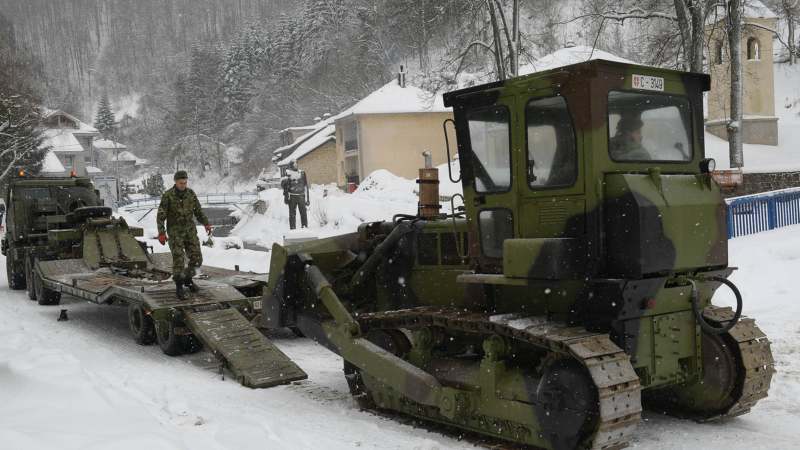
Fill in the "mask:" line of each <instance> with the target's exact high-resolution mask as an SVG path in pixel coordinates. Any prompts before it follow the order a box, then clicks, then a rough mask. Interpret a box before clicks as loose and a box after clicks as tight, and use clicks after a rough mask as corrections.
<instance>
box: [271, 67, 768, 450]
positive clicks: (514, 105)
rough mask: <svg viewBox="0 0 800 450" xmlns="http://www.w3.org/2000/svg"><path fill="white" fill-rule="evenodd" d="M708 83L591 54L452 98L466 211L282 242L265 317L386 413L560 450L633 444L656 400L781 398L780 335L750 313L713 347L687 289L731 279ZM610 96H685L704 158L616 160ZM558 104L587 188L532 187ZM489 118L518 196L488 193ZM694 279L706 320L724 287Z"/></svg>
mask: <svg viewBox="0 0 800 450" xmlns="http://www.w3.org/2000/svg"><path fill="white" fill-rule="evenodd" d="M634 75H636V76H637V77H638V76H649V77H657V78H658V79H660V80H662V81H663V84H662V85H661V86H660V87H663V91H659V92H652V91H649V90H641V89H634V87H633V83H634V81H633V80H634V78H635V77H634ZM708 87H709V78H708V76H707V75H703V74H689V73H682V72H676V71H670V70H663V69H657V68H651V67H642V66H632V65H625V64H620V63H612V62H606V61H591V62H586V63H582V64H577V65H574V66H568V67H564V68H560V69H555V70H552V71H548V72H542V73H537V74H533V75H529V76H525V77H520V78H517V79H513V80H506V81H502V82H497V83H492V84H488V85H482V86H477V87H473V88H468V89H464V90H460V91H455V92H451V93H448V94H446V95H445V104H446V105H448V106H452V107H453V109H454V118H455V128H456V133H457V137H458V152H459V158H460V163H461V174H462V177H463V179H462V186H463V191H464V204H465V207H466V212H465V214H464V215H463V217H458V218H443V219H441V220H420V219H419V218H407V217H399V218H397V219H396V221H395V222H382V223H373V224H365V225H362V226H361V227H360V228H359V230H358V232H357V233H355V234H354V235H348V236H346V237H344V238H336V237H334V238H328V239H323V240H320V241H315V242H306V243H301V244H295V245H291V246H286V247H284V246H280V245H277V244H276V245H275V247H274V248H273V252H272V263H271V271H270V283H269V286H268V288H267V290H266V291H265V296H264V300H265V311H271V314H272V316H271V317H269V318H268V322H269V323H270V324H271V326H296V327H299V328H300V329H301V330H302V331H303V332H304V333H305V334H306V335H308V336H311V337H313V338H314V339H316V340H318V341H319V342H321V343H323V344H324V345H326V346H327V347H328V348H331V349H332V350H334V351H336V352H338V353H339V354H341V355H342V356H343V357H344V359H345V361H346V362H347V364H346V370H345V374H346V377H347V379H348V383H349V385H350V387H351V390H352V391H353V393H354V394H355V395H356V396H357V397H358V398H362V399H363V398H369V399H370V400H371V403H372V404H373V405H377V406H378V407H382V408H388V409H394V410H397V411H401V412H404V413H407V414H411V415H415V416H418V417H423V418H426V419H429V420H433V421H438V422H443V423H447V424H449V425H454V426H457V427H462V428H465V429H470V430H474V431H478V432H481V433H485V434H489V435H492V436H496V437H500V438H503V439H506V440H510V441H513V442H519V443H525V444H531V445H536V446H540V447H544V448H574V447H592V448H595V447H597V448H600V447H602V448H606V447H607V446H610V447H614V448H616V447H617V446H624V445H625V442H626V441H627V440H628V439H629V437H630V433H631V430H632V427H633V426H634V425H635V423H636V422H637V421H638V419H639V411H640V410H641V406H640V405H641V403H640V401H641V400H640V391H644V392H645V393H647V394H648V395H646V398H647V399H648V402H650V403H649V404H650V405H651V406H652V407H654V408H657V409H659V410H662V411H666V412H669V413H674V414H677V413H678V411H679V410H682V412H681V413H687V412H688V415H690V416H692V417H697V418H701V419H709V418H712V417H726V416H729V415H736V414H741V413H743V412H746V411H747V410H749V408H750V407H751V406H752V405H754V404H755V402H757V401H758V399H760V398H762V397H763V396H766V393H767V390H768V388H769V380H770V377H771V373H772V370H773V369H772V358H771V354H770V351H769V345H768V341H766V337H764V336H763V333H761V332H760V330H758V328H757V327H755V325H754V324H753V322H752V320H751V319H746V320H742V321H740V323H739V324H737V325H736V327H734V328H733V330H731V331H730V332H728V333H726V334H723V335H720V336H717V337H713V338H709V337H708V335H706V334H705V333H703V332H702V330H701V327H700V326H698V319H697V318H696V317H695V316H694V313H693V311H692V305H691V300H690V299H691V297H692V295H691V292H692V289H691V286H690V284H689V283H688V282H687V281H686V280H687V277H690V278H691V277H695V278H696V277H702V276H721V277H727V276H728V275H729V274H730V273H731V271H732V270H731V269H730V268H728V255H727V237H726V229H725V227H726V223H725V220H724V213H725V204H724V202H723V199H722V196H721V194H720V191H719V188H718V186H717V185H716V184H715V183H714V182H713V181H712V180H711V178H710V176H709V175H708V174H705V173H701V170H700V162H701V161H702V160H703V158H704V157H705V155H704V151H703V111H702V95H703V92H704V91H707V90H708ZM611 92H622V93H636V92H641V93H643V94H652V95H660V96H672V97H674V98H679V99H684V100H683V101H685V102H686V104H687V105H688V110H684V111H683V113H682V115H681V116H680V117H681V119H682V121H683V123H684V124H686V125H687V128H688V130H689V134H688V142H689V143H691V148H692V150H693V151H692V153H691V154H690V155H687V156H688V158H686V160H685V161H674V162H660V161H649V162H634V161H615V160H614V159H613V158H612V157H611V155H610V154H609V134H610V133H609V126H610V124H609V107H608V104H609V95H610V93H611ZM672 97H670V98H672ZM552 98H556V99H559V100H557V101H558V102H561V101H562V100H560V99H563V102H564V103H565V104H566V108H567V111H568V114H569V121H570V122H571V124H564V123H563V122H562V123H561V124H560V126H566V125H571V128H572V133H573V136H572V138H573V139H574V143H575V151H576V153H575V157H574V158H573V160H572V163H573V164H574V169H575V170H574V177H573V178H572V181H571V182H569V183H561V184H560V185H558V186H547V187H540V186H534V187H532V186H531V185H529V174H530V173H533V168H534V164H535V162H534V163H531V162H529V161H528V154H527V153H528V150H527V147H528V140H527V139H528V133H529V130H528V126H527V122H526V121H527V118H526V106H527V105H528V104H529V103H530V102H532V101H538V100H540V99H552ZM622 98H623V100H624V99H626V98H635V96H628V97H625V96H624V95H623V96H622ZM626 101H627V100H626ZM638 106H640V105H636V104H633V103H631V104H622V107H623V108H629V109H635V108H637V107H638ZM476 111H483V112H486V111H489V113H490V115H494V116H495V117H500V118H503V117H507V118H508V119H507V120H508V137H507V140H508V143H509V145H508V154H507V155H504V154H496V155H493V157H495V158H496V160H497V161H501V162H502V161H503V160H504V159H505V160H507V166H508V175H509V176H508V180H507V181H508V182H507V186H505V185H502V183H503V182H504V180H503V179H502V178H498V180H499V181H498V183H500V184H498V183H495V181H494V180H489V182H491V183H494V187H499V188H498V189H496V192H480V191H482V190H483V191H485V190H487V189H485V188H486V187H490V188H491V187H492V186H491V185H488V184H487V185H481V186H479V185H478V184H477V183H476V181H475V175H476V174H486V175H488V174H489V171H488V170H487V169H486V168H485V167H483V166H482V165H480V164H477V162H478V159H477V158H478V157H477V156H476V155H475V153H474V151H473V148H472V143H471V142H470V140H471V135H470V129H469V124H468V121H469V118H470V117H473V116H472V114H475V112H476ZM497 136H498V137H497V138H498V139H500V140H503V139H505V137H503V136H501V135H499V134H498V135H497ZM675 148H676V149H679V150H680V151H681V152H684V154H686V152H685V151H684V150H685V148H684V147H680V148H679V147H678V145H677V144H676V146H675ZM529 165H530V166H531V167H529ZM482 179H486V177H484V178H482ZM482 182H483V181H482ZM490 190H491V189H490ZM482 227H484V228H483V229H482ZM389 240H391V241H392V242H391V245H384V244H385V243H386V242H388V241H389ZM310 271H311V272H315V273H317V272H318V273H317V274H316V275H315V276H314V277H311V276H309V275H308V274H309V273H310ZM698 285H699V291H698V292H699V296H698V301H699V303H700V306H701V308H705V307H707V306H709V305H710V301H711V297H712V296H713V294H714V291H715V290H716V289H717V288H718V287H719V283H717V282H708V281H705V282H699V283H698ZM706 311H711V309H708V310H706ZM709 320H710V319H709ZM716 323H718V324H721V323H724V320H722V319H717V322H716ZM400 330H403V331H402V332H401V331H400ZM720 343H722V344H724V345H722V344H720ZM370 344H371V345H370ZM573 346H575V347H573ZM751 348H757V349H758V350H757V351H756V350H753V351H751ZM728 352H730V354H728ZM737 352H738V354H737ZM608 358H610V359H611V360H613V361H615V363H614V364H613V365H612V366H613V368H612V366H607V367H606V366H603V364H604V363H603V362H602V361H604V360H606V359H608ZM598 361H600V362H598ZM709 361H723V362H724V364H719V366H720V367H714V368H713V370H712V368H710V367H707V365H708V362H709ZM598 367H602V370H603V371H604V373H605V376H607V377H608V378H607V379H606V381H598V379H597V378H596V371H597V370H598ZM431 376H432V377H433V378H431ZM731 380H732V381H731ZM723 381H724V382H723ZM707 385H719V386H730V387H728V388H722V387H720V388H719V389H703V386H707ZM541 386H546V387H547V388H541ZM735 386H739V387H738V388H736V387H735ZM742 386H744V388H742ZM607 389H612V390H613V392H615V393H612V392H609V391H607ZM737 389H738V390H737ZM575 393H577V394H575ZM650 394H652V395H650ZM609 411H612V412H609ZM613 411H618V415H615V414H616V413H614V412H613ZM613 423H617V424H618V427H617V431H618V434H613V433H612V432H611V431H609V430H610V429H612V428H614V426H613V425H612V424H613Z"/></svg>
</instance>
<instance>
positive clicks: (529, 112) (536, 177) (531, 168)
mask: <svg viewBox="0 0 800 450" xmlns="http://www.w3.org/2000/svg"><path fill="white" fill-rule="evenodd" d="M525 118H526V119H525V120H526V122H527V141H528V184H529V185H530V187H531V188H534V189H541V188H553V187H565V186H572V185H573V184H574V183H575V180H576V179H577V176H578V162H577V161H578V157H577V149H576V145H575V129H574V128H573V126H572V117H571V116H570V113H569V110H568V109H567V102H566V100H564V97H560V96H558V97H548V98H540V99H535V100H531V101H530V102H529V103H528V105H527V106H526V108H525Z"/></svg>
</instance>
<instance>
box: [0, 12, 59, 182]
mask: <svg viewBox="0 0 800 450" xmlns="http://www.w3.org/2000/svg"><path fill="white" fill-rule="evenodd" d="M38 67H39V66H38V65H37V61H36V60H35V59H34V58H33V57H31V56H30V54H29V53H27V52H25V51H23V50H22V49H20V48H18V46H17V43H16V41H15V40H14V30H13V27H12V26H11V24H10V23H9V22H8V21H7V20H6V19H5V17H4V16H3V15H2V14H0V189H3V188H5V186H6V185H7V184H8V179H9V178H10V176H11V175H13V173H14V172H16V170H18V169H24V170H25V171H27V172H30V173H33V174H36V173H38V172H39V171H40V170H41V168H42V160H43V159H44V157H45V155H46V154H47V149H46V148H42V143H43V141H44V137H43V135H42V131H41V129H40V128H39V123H40V121H41V118H42V114H41V110H40V108H39V88H40V86H38V85H36V84H35V80H38V79H39V78H38V76H39V72H38V69H37V68H38Z"/></svg>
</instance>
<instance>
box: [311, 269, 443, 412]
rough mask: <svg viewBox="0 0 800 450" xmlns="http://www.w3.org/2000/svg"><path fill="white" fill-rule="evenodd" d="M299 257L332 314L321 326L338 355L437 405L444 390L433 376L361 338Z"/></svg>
mask: <svg viewBox="0 0 800 450" xmlns="http://www.w3.org/2000/svg"><path fill="white" fill-rule="evenodd" d="M301 258H302V259H303V262H304V263H305V271H306V277H307V279H308V281H309V283H311V285H312V287H313V288H314V290H315V292H316V295H317V297H318V298H319V299H320V300H321V301H322V304H323V305H324V306H325V308H326V309H327V310H328V312H329V313H330V314H331V316H333V320H332V321H327V322H324V323H323V324H322V326H323V328H324V330H325V332H326V334H327V335H328V338H329V339H330V340H331V342H333V344H334V345H336V347H338V349H339V354H340V355H342V358H344V359H345V360H346V361H348V362H349V363H351V364H353V365H354V366H356V367H358V368H359V369H361V370H363V371H365V372H367V373H369V374H370V375H371V376H373V377H375V378H377V379H378V380H379V381H380V382H381V383H384V384H386V385H387V386H392V387H393V388H395V389H397V390H398V391H399V392H400V393H402V394H403V395H405V396H407V397H408V398H410V399H412V400H414V401H415V402H418V403H421V404H423V405H430V406H437V407H438V406H439V405H440V404H441V402H440V400H441V398H442V396H443V395H446V393H445V392H444V391H445V389H444V388H443V387H442V385H441V384H440V383H439V382H438V381H437V380H436V378H435V377H434V376H433V375H431V374H429V373H427V372H425V371H424V370H422V369H420V368H418V367H416V366H414V365H413V364H411V363H409V362H407V361H405V360H403V359H402V358H400V357H398V356H396V355H394V354H392V353H391V352H388V351H386V350H385V349H383V348H381V347H378V346H377V345H375V344H373V343H372V342H370V341H368V340H367V339H365V338H364V337H363V335H362V334H361V329H360V327H359V326H358V322H356V321H355V319H353V316H352V315H351V314H350V312H349V311H348V310H347V307H345V306H344V304H342V302H341V300H340V299H339V296H338V295H336V292H334V290H333V287H331V285H330V283H328V281H327V280H326V279H325V276H324V275H323V274H322V272H321V271H320V270H319V268H318V267H316V266H314V265H313V264H312V262H313V261H312V260H311V258H310V257H308V256H306V255H303V256H302V257H301Z"/></svg>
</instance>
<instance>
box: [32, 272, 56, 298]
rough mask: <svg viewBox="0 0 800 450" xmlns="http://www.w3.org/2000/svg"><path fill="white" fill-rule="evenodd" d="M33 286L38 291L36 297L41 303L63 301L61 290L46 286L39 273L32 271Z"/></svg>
mask: <svg viewBox="0 0 800 450" xmlns="http://www.w3.org/2000/svg"><path fill="white" fill-rule="evenodd" d="M31 277H32V278H33V287H34V289H35V291H36V299H37V300H38V301H39V304H40V305H44V306H48V305H57V304H59V303H61V292H58V291H54V290H52V289H48V288H46V287H44V282H43V281H42V277H41V276H40V275H39V274H36V273H32V274H31Z"/></svg>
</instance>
